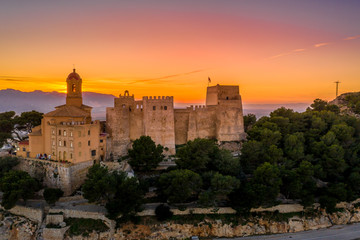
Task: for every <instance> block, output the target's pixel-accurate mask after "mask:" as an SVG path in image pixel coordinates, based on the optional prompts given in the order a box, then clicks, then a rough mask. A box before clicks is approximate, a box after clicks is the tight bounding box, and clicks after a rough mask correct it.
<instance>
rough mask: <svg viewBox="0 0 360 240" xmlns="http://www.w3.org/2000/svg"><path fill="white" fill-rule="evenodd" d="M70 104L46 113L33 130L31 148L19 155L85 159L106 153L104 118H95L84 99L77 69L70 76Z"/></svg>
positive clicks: (72, 160) (60, 159)
mask: <svg viewBox="0 0 360 240" xmlns="http://www.w3.org/2000/svg"><path fill="white" fill-rule="evenodd" d="M66 82H67V96H66V104H64V105H61V106H57V107H55V110H54V111H52V112H49V113H46V114H44V116H43V119H42V120H41V125H39V126H36V127H34V128H33V129H32V132H31V133H30V134H29V143H28V151H27V152H24V151H20V152H19V155H20V156H22V155H24V156H22V157H30V158H39V157H40V156H41V158H46V159H50V160H55V161H65V162H70V163H82V162H86V161H90V160H92V161H98V160H99V159H101V158H103V157H104V155H105V147H106V136H105V135H104V134H102V133H101V132H100V129H101V127H100V121H92V119H91V109H92V107H90V106H86V105H84V104H83V102H82V79H81V77H80V76H79V74H78V73H76V71H75V69H74V70H73V72H72V73H70V74H69V75H68V77H67V79H66Z"/></svg>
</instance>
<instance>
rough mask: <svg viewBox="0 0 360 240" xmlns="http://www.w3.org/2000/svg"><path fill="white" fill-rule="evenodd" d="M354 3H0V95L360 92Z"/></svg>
mask: <svg viewBox="0 0 360 240" xmlns="http://www.w3.org/2000/svg"><path fill="white" fill-rule="evenodd" d="M359 12H360V1H358V0H301V1H300V0H298V1H295V0H196V1H194V0H171V1H169V0H151V1H150V0H131V1H123V0H71V1H70V0H62V1H48V0H1V1H0V22H1V24H0V33H1V34H0V89H6V88H13V89H18V90H21V91H33V90H42V91H59V92H66V82H65V80H66V77H67V75H68V74H69V73H70V72H71V71H72V68H73V66H75V68H76V71H77V72H78V73H79V74H80V76H81V77H82V79H83V91H92V92H98V93H107V94H113V95H115V96H118V95H119V94H123V93H124V91H125V90H129V92H130V94H135V98H141V97H142V96H174V99H175V101H176V102H182V103H203V102H204V99H205V95H206V87H207V86H208V78H210V79H211V83H210V85H215V84H229V85H239V86H240V93H241V95H242V99H243V102H244V103H245V104H262V103H299V102H309V103H310V102H312V101H313V100H314V99H315V98H321V99H325V100H332V99H333V98H334V97H335V83H334V82H335V81H340V82H341V83H340V85H339V92H340V93H344V92H351V91H360V24H359V23H360V14H359Z"/></svg>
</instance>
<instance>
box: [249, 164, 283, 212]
mask: <svg viewBox="0 0 360 240" xmlns="http://www.w3.org/2000/svg"><path fill="white" fill-rule="evenodd" d="M251 184H252V188H253V189H254V192H255V193H256V196H257V199H256V200H255V199H254V200H255V201H257V203H258V204H259V205H268V204H270V205H271V204H273V203H274V202H275V199H276V197H277V195H278V194H279V192H280V185H281V184H282V181H281V178H280V171H279V168H278V167H277V166H275V165H272V164H270V163H268V162H265V163H264V164H262V165H260V166H259V167H258V168H257V169H256V170H255V171H254V177H253V179H252V181H251Z"/></svg>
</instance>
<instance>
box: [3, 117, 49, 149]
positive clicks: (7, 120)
mask: <svg viewBox="0 0 360 240" xmlns="http://www.w3.org/2000/svg"><path fill="white" fill-rule="evenodd" d="M42 116H43V113H40V112H37V111H31V112H23V113H21V115H20V116H16V113H15V112H14V111H9V112H3V113H0V147H1V146H2V145H3V144H4V142H6V141H7V140H8V139H12V140H15V141H22V140H24V139H25V138H27V136H25V137H24V136H22V134H21V133H20V132H21V131H25V132H28V133H29V132H31V129H32V128H33V127H35V126H37V125H40V123H41V119H42ZM13 136H16V137H13Z"/></svg>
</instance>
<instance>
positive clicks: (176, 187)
mask: <svg viewBox="0 0 360 240" xmlns="http://www.w3.org/2000/svg"><path fill="white" fill-rule="evenodd" d="M201 186H202V179H201V177H200V175H199V174H197V173H195V172H193V171H191V170H188V169H178V170H173V171H170V172H168V173H164V174H162V175H161V176H160V178H159V191H160V193H161V194H163V195H164V196H166V197H167V199H168V200H169V202H172V203H183V202H186V201H187V200H188V199H190V198H191V197H192V196H197V193H198V192H199V190H200V188H201Z"/></svg>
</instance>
